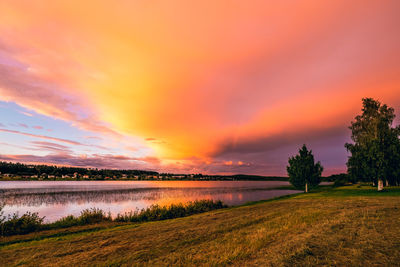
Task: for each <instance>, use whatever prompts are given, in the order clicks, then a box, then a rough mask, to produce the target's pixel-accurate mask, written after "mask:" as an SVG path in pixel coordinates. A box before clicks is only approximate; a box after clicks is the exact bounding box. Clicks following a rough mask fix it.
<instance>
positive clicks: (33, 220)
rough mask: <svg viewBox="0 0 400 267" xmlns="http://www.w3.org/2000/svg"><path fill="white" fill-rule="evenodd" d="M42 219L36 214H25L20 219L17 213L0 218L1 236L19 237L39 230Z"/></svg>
mask: <svg viewBox="0 0 400 267" xmlns="http://www.w3.org/2000/svg"><path fill="white" fill-rule="evenodd" d="M43 219H44V217H39V215H38V213H30V212H26V213H25V214H24V215H22V216H21V217H19V216H18V213H14V214H13V215H12V216H8V217H4V216H2V219H1V224H0V231H1V235H2V236H9V235H19V234H27V233H31V232H35V231H38V230H40V229H41V226H42V223H43Z"/></svg>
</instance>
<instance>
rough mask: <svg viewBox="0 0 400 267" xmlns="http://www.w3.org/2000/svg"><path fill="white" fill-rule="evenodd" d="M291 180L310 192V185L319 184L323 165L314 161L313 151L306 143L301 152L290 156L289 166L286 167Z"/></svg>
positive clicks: (295, 185) (296, 185)
mask: <svg viewBox="0 0 400 267" xmlns="http://www.w3.org/2000/svg"><path fill="white" fill-rule="evenodd" d="M286 169H287V172H288V175H289V182H290V183H291V184H292V185H293V186H294V187H295V188H297V189H301V190H305V192H308V188H309V187H314V186H317V185H319V183H320V182H321V174H322V171H323V167H322V165H321V163H320V162H317V163H316V164H315V163H314V156H313V154H312V151H311V150H310V151H308V149H307V147H306V145H303V147H302V148H301V149H300V150H299V154H298V155H296V156H294V157H291V158H289V166H287V167H286Z"/></svg>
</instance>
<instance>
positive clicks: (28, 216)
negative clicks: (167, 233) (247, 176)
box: [0, 200, 227, 236]
mask: <svg viewBox="0 0 400 267" xmlns="http://www.w3.org/2000/svg"><path fill="white" fill-rule="evenodd" d="M226 207H227V206H226V205H225V204H223V203H222V202H221V201H213V200H196V201H193V202H188V203H186V204H181V203H180V204H171V205H170V206H159V205H152V206H150V207H149V208H147V209H142V210H136V211H134V212H127V213H125V214H118V215H117V217H116V218H115V219H113V218H112V217H111V214H110V213H108V214H107V213H105V212H104V211H103V210H101V209H98V208H92V209H86V210H83V211H82V212H81V214H80V215H79V216H78V217H76V216H73V215H69V216H66V217H63V218H61V219H60V220H58V221H55V222H53V223H43V219H44V218H41V217H39V216H38V214H37V213H30V212H27V213H25V214H24V215H22V216H21V217H19V216H18V214H14V215H13V216H8V217H5V216H3V213H2V208H3V207H2V206H0V236H10V235H19V234H27V233H31V232H35V231H39V230H49V229H60V228H66V227H72V226H78V225H88V224H94V223H101V222H112V221H115V222H147V221H159V220H167V219H173V218H179V217H185V216H189V215H192V214H197V213H202V212H207V211H211V210H215V209H221V208H226Z"/></svg>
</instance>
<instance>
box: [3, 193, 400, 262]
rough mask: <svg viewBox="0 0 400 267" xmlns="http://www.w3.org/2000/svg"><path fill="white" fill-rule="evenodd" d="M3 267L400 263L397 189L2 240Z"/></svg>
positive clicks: (296, 198)
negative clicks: (25, 266) (27, 266)
mask: <svg viewBox="0 0 400 267" xmlns="http://www.w3.org/2000/svg"><path fill="white" fill-rule="evenodd" d="M0 265H3V266H13V265H31V266H63V265H64V266H71V265H75V266H80V265H95V266H120V265H122V266H124V265H125V266H132V265H133V266H135V265H137V266H143V265H148V266H159V265H191V266H198V265H206V266H210V265H218V266H220V265H221V266H223V265H236V266H243V265H247V266H249V265H250V266H251V265H260V266H272V265H273V266H293V265H337V266H354V265H356V266H370V265H376V266H378V265H379V266H382V265H386V266H388V265H391V266H400V188H391V189H389V190H387V191H386V192H379V193H378V192H376V189H375V188H371V187H368V186H363V187H358V186H349V187H340V188H335V189H333V188H328V187H324V188H322V189H320V190H319V192H314V193H309V194H299V195H294V196H290V197H282V198H279V199H275V200H270V201H264V202H257V203H252V204H248V205H244V206H240V207H234V208H228V209H222V210H216V211H211V212H207V213H202V214H198V215H193V216H189V217H185V218H179V219H172V220H166V221H157V222H147V223H141V224H133V223H130V224H128V223H124V224H121V223H116V222H110V223H102V224H96V225H89V226H79V227H72V228H67V229H61V230H52V231H43V232H39V233H33V234H28V235H24V236H11V237H6V238H2V239H0Z"/></svg>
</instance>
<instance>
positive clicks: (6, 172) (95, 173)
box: [0, 162, 288, 181]
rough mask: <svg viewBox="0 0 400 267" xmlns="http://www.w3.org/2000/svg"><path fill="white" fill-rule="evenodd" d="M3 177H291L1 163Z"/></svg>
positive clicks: (283, 179)
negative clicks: (175, 172)
mask: <svg viewBox="0 0 400 267" xmlns="http://www.w3.org/2000/svg"><path fill="white" fill-rule="evenodd" d="M0 176H1V177H3V179H8V180H60V179H68V180H76V179H79V180H104V179H114V180H118V179H131V180H204V181H233V180H234V181H287V180H288V178H287V177H281V176H260V175H246V174H236V175H205V174H201V173H198V174H174V173H158V172H155V171H145V170H112V169H96V168H78V167H59V166H51V165H32V164H23V163H12V162H0Z"/></svg>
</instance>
